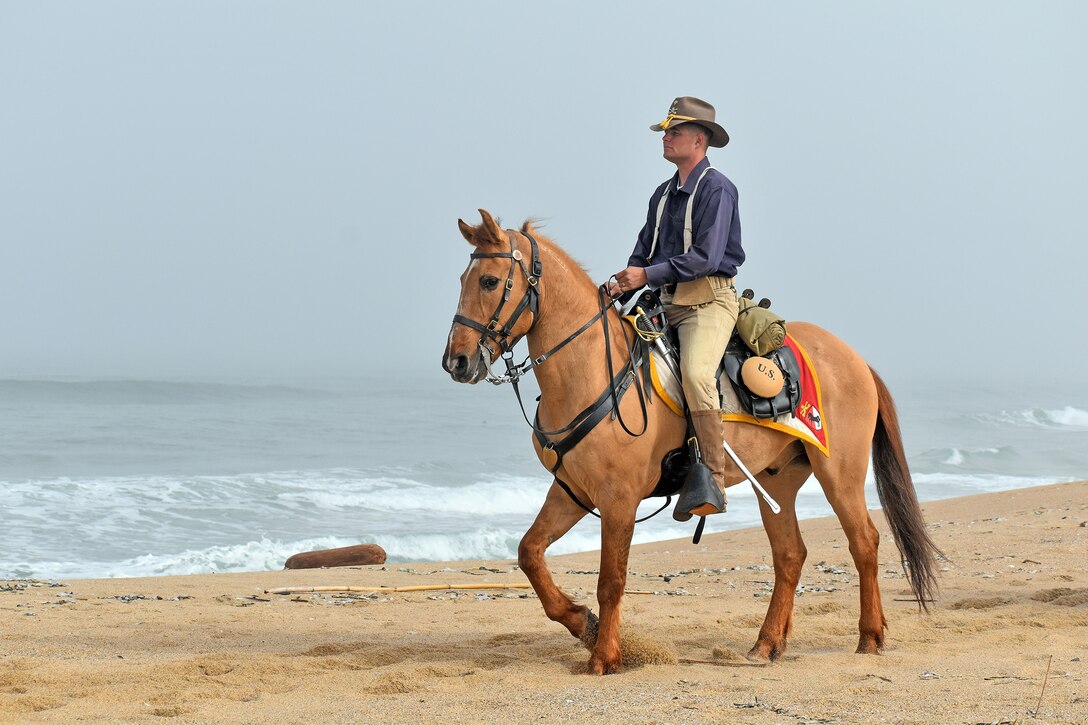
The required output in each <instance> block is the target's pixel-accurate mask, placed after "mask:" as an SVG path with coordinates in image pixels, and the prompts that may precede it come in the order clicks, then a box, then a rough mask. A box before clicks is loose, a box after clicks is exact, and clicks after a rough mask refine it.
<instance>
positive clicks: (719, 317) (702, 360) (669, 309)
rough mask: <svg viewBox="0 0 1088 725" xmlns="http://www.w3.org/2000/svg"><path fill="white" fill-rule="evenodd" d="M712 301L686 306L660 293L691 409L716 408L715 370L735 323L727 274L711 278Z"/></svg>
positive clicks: (734, 298)
mask: <svg viewBox="0 0 1088 725" xmlns="http://www.w3.org/2000/svg"><path fill="white" fill-rule="evenodd" d="M710 281H711V284H712V285H713V286H714V288H715V289H714V301H713V302H710V303H708V304H705V305H696V306H694V307H686V306H682V305H674V304H671V301H672V296H671V295H668V294H663V295H661V301H662V302H663V303H664V304H665V315H666V316H667V317H668V318H669V324H670V325H672V326H673V327H674V328H676V331H677V335H678V337H679V338H680V374H681V375H682V376H683V386H684V397H685V398H686V399H687V401H688V407H689V408H690V409H691V410H693V411H694V410H716V409H718V408H720V407H721V403H720V401H719V399H718V383H717V372H718V365H719V363H721V360H722V355H724V354H725V346H726V345H727V344H728V343H729V337H730V335H732V334H733V326H734V325H735V324H736V322H737V312H738V307H737V292H736V289H734V287H733V280H732V279H730V278H728V277H711V278H710Z"/></svg>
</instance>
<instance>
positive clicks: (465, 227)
mask: <svg viewBox="0 0 1088 725" xmlns="http://www.w3.org/2000/svg"><path fill="white" fill-rule="evenodd" d="M480 218H481V219H483V222H482V223H481V224H480V226H478V227H474V226H471V225H470V224H466V223H465V222H464V220H462V219H458V220H457V228H458V229H460V230H461V236H463V237H464V238H465V239H467V240H468V242H469V244H472V245H474V246H476V247H485V246H505V245H506V244H507V242H508V241H509V240H508V239H507V238H506V232H504V231H503V230H502V227H500V226H499V223H498V222H496V221H495V219H494V218H493V217H492V216H491V215H490V214H488V213H487V211H486V210H484V209H480Z"/></svg>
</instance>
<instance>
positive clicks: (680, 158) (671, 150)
mask: <svg viewBox="0 0 1088 725" xmlns="http://www.w3.org/2000/svg"><path fill="white" fill-rule="evenodd" d="M661 143H662V146H663V149H664V156H665V158H666V159H667V160H668V161H671V162H672V163H674V164H679V163H683V162H685V161H688V160H689V159H691V158H693V157H698V156H699V155H701V154H702V153H703V147H702V134H701V133H700V132H699V131H698V130H697V129H696V127H695V124H691V123H685V124H681V125H679V126H672V127H670V128H669V129H667V130H666V131H665V136H664V138H662V139H661Z"/></svg>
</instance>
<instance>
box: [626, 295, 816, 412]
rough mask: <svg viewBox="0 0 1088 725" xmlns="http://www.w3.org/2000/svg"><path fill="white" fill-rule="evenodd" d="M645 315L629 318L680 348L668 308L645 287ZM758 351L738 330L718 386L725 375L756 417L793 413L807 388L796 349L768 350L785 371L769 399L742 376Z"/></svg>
mask: <svg viewBox="0 0 1088 725" xmlns="http://www.w3.org/2000/svg"><path fill="white" fill-rule="evenodd" d="M745 297H748V298H750V297H751V292H750V291H748V290H746V291H745ZM769 304H770V303H769V301H766V300H762V301H761V302H760V305H759V307H761V308H766V307H767V306H768V305H769ZM632 307H633V308H637V309H638V312H639V313H641V314H638V315H635V316H634V317H633V319H632V318H629V319H630V320H631V322H632V324H634V326H635V328H636V330H638V331H639V334H640V335H645V334H646V333H649V332H651V330H650V329H648V328H652V329H653V330H656V331H657V333H658V334H662V333H663V334H664V335H665V336H666V337H667V338H668V340H669V343H670V344H671V346H672V349H673V350H679V349H680V345H679V340H678V338H677V335H676V330H675V328H672V327H670V326H669V325H668V322H667V320H666V315H665V308H664V305H662V303H661V301H660V299H659V298H658V296H657V294H656V293H655V292H653V291H652V290H643V291H642V292H641V294H640V295H639V298H638V301H637V303H636V305H632ZM755 354H756V353H755V352H753V351H752V349H751V348H750V347H749V346H748V344H746V342H745V340H744V338H743V337H742V335H741V334H740V333H739V332H738V331H736V330H734V331H733V336H732V337H731V338H730V340H729V344H728V345H727V346H726V349H725V355H724V356H723V357H722V361H721V364H720V365H719V367H718V386H719V394H720V388H721V385H722V384H723V382H722V378H723V377H724V378H726V379H728V380H729V383H730V385H732V386H733V390H734V391H735V392H736V394H737V397H738V398H739V400H740V403H741V406H742V407H744V409H745V410H746V411H747V412H748V413H749V414H751V415H752V416H753V417H755V418H764V419H766V418H769V419H772V420H774V419H777V418H778V417H779V416H783V415H790V414H792V412H793V411H794V409H795V408H796V407H797V406H798V404H799V403H800V402H801V398H802V394H803V390H802V388H801V368H800V365H799V364H798V361H797V357H796V356H795V355H794V353H793V351H792V350H791V349H790V348H789V347H786V346H780V347H777V348H776V349H774V350H772V351H770V352H767V353H765V354H764V355H763V357H765V358H768V359H770V360H771V361H772V362H774V364H776V365H777V366H778V368H779V370H781V371H782V378H783V385H782V389H781V390H780V391H779V392H778V393H777V394H776V395H775V396H773V397H771V398H765V397H762V396H760V395H758V394H757V393H755V392H753V391H752V390H751V389H750V388H749V387H748V386H747V385H745V383H744V380H743V379H742V377H741V367H742V366H743V365H744V363H745V361H746V360H748V359H749V358H750V357H753V356H754V355H755Z"/></svg>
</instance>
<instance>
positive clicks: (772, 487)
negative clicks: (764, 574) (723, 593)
mask: <svg viewBox="0 0 1088 725" xmlns="http://www.w3.org/2000/svg"><path fill="white" fill-rule="evenodd" d="M809 473H811V470H810V469H809V467H808V464H807V462H806V461H805V460H804V459H803V458H801V459H799V460H797V461H795V462H794V463H792V464H790V465H789V466H788V467H786V468H785V469H783V470H782V471H781V472H779V473H778V474H777V475H774V476H771V475H768V474H767V473H766V472H764V473H761V474H759V476H758V477H757V478H758V479H759V482H760V484H762V485H763V487H764V488H766V489H767V492H768V493H770V494H771V495H772V496H773V497H774V499H775V500H776V501H778V503H779V505H780V506H781V507H782V510H781V512H780V513H777V514H776V513H774V512H772V511H771V510H770V508H768V507H767V504H766V502H765V501H763V499H762V498H761V499H760V500H759V513H760V515H761V516H762V517H763V528H764V529H766V531H767V538H768V539H770V542H771V555H772V557H773V560H774V592H773V593H772V594H771V603H770V606H768V607H767V616H766V617H765V618H764V620H763V626H762V627H760V630H759V639H757V640H756V643H755V646H754V647H752V649H751V650H750V651H749V652H748V659H750V660H753V661H756V660H776V659H778V657H779V656H780V655H781V654H782V653H783V652H784V651H785V650H786V640H787V638H788V637H789V636H790V632H791V631H792V630H793V598H794V593H795V592H796V590H797V583H798V582H799V581H800V579H801V567H802V565H804V563H805V556H807V554H808V551H807V549H806V548H805V542H804V541H802V540H801V530H800V529H799V528H798V526H797V511H796V510H795V509H794V502H795V501H796V499H797V491H798V490H799V489H800V488H801V485H802V484H803V483H804V482H805V480H806V479H807V478H808V476H809Z"/></svg>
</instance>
